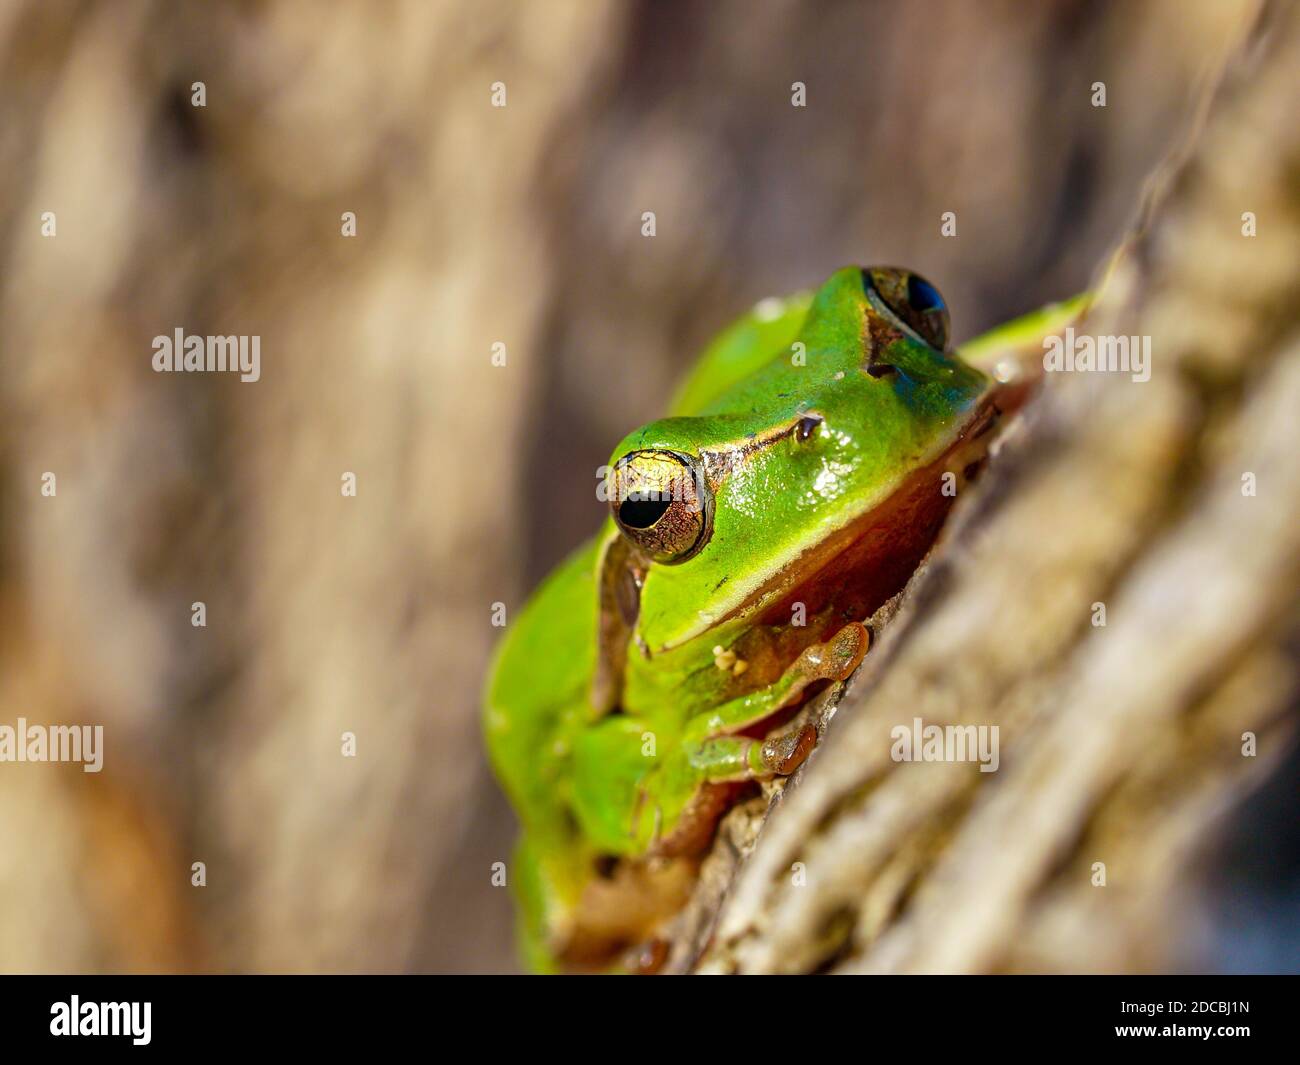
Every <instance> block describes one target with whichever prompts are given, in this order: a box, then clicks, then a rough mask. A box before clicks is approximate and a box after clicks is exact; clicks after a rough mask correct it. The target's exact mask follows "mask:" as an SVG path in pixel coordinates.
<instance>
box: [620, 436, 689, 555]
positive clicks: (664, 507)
mask: <svg viewBox="0 0 1300 1065" xmlns="http://www.w3.org/2000/svg"><path fill="white" fill-rule="evenodd" d="M612 478H613V483H612V485H611V486H610V495H609V508H610V510H611V511H612V513H613V515H614V522H615V524H616V525H618V530H619V532H621V533H622V534H623V535H624V536H625V537H627V539H628V540H630V541H631V542H632V543H634V544H635V545H636V546H637V547H639V548H641V550H642V551H644V552H645V553H646V554H647V555H649V556H650V558H652V559H653V560H654V561H655V562H665V563H673V562H685V561H686V560H687V559H688V558H690V557H691V556H692V555H694V554H695V553H696V552H698V551H699V550H700V548H702V547H703V546H704V545H705V544H706V543H707V542H708V539H709V534H710V533H711V532H712V531H713V493H712V492H710V491H709V488H708V485H707V484H706V483H705V478H704V472H703V469H702V467H701V466H700V463H699V460H698V459H696V458H695V457H694V456H693V455H683V454H681V453H679V452H676V451H659V450H647V451H631V452H629V453H628V454H626V455H624V456H623V457H622V458H621V459H619V460H618V462H617V463H615V465H614V470H613V474H612Z"/></svg>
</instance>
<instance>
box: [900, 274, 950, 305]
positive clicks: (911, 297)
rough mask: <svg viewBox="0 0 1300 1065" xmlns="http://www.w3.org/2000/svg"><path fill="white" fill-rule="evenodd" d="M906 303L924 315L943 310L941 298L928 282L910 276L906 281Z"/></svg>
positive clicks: (913, 275)
mask: <svg viewBox="0 0 1300 1065" xmlns="http://www.w3.org/2000/svg"><path fill="white" fill-rule="evenodd" d="M907 302H908V303H910V304H911V305H912V306H913V307H914V308H915V309H916V310H918V311H920V312H921V313H922V314H924V313H925V312H926V311H941V310H943V297H942V296H940V295H939V291H938V289H936V288H935V287H934V286H933V285H932V284H930V282H928V281H926V280H924V279H922V278H919V277H917V276H916V275H915V274H912V275H911V276H910V277H908V279H907Z"/></svg>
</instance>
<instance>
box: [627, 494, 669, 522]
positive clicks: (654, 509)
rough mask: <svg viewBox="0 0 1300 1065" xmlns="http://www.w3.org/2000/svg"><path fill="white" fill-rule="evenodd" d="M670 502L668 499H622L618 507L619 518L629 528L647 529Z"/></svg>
mask: <svg viewBox="0 0 1300 1065" xmlns="http://www.w3.org/2000/svg"><path fill="white" fill-rule="evenodd" d="M671 503H672V500H670V499H636V498H633V497H629V498H627V499H625V500H623V505H622V506H621V507H619V509H618V517H619V520H620V521H621V522H622V523H623V524H624V525H626V526H627V527H628V528H629V529H648V528H650V526H652V525H653V524H654V523H655V522H657V521H658V520H659V519H660V518H662V517H663V516H664V512H665V511H666V510H667V509H668V507H669V505H670V504H671Z"/></svg>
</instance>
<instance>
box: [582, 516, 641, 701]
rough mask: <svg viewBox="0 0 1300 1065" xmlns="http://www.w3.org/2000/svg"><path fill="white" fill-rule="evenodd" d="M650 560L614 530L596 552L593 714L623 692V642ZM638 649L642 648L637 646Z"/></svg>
mask: <svg viewBox="0 0 1300 1065" xmlns="http://www.w3.org/2000/svg"><path fill="white" fill-rule="evenodd" d="M649 567H650V560H649V559H648V558H646V557H645V555H644V554H642V553H641V551H640V550H639V549H638V548H636V547H635V546H634V545H633V544H631V543H629V542H628V541H627V540H626V539H624V538H623V537H622V536H620V535H619V534H618V532H617V530H615V531H614V532H613V533H611V534H610V536H609V538H608V539H607V540H606V541H605V544H604V546H603V548H602V550H601V552H600V562H599V563H598V568H597V571H596V583H597V594H598V596H599V609H598V610H597V611H596V668H595V671H594V672H593V673H592V676H591V708H592V711H593V713H594V716H595V717H603V716H604V715H605V714H608V713H609V712H610V711H611V710H613V709H614V708H615V707H616V706H617V705H618V703H619V700H620V699H621V698H622V695H623V673H624V670H625V668H626V665H627V645H628V641H629V640H630V639H631V638H632V633H633V632H634V631H635V629H636V621H637V617H638V616H639V615H640V613H641V586H642V585H643V584H644V583H645V575H646V571H647V570H648V569H649ZM641 649H642V652H643V653H644V652H645V651H646V648H645V646H644V645H641Z"/></svg>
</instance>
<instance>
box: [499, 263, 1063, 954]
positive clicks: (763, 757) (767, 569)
mask: <svg viewBox="0 0 1300 1065" xmlns="http://www.w3.org/2000/svg"><path fill="white" fill-rule="evenodd" d="M1078 310H1079V303H1078V301H1074V302H1073V303H1070V304H1061V305H1056V306H1055V307H1052V308H1048V309H1046V310H1044V311H1040V312H1038V313H1037V314H1035V315H1031V316H1029V317H1028V318H1025V319H1021V320H1019V321H1018V322H1015V323H1012V324H1011V325H1009V326H1004V327H1002V328H1001V329H999V330H997V331H995V332H994V333H993V334H990V335H989V336H987V337H985V338H982V339H981V340H979V341H976V342H974V343H973V344H971V345H968V346H967V348H965V349H963V353H966V352H969V353H970V355H971V357H970V358H969V359H968V358H963V357H962V356H961V355H959V354H957V353H954V352H952V351H951V350H950V349H949V319H948V311H947V308H946V306H945V304H944V301H943V299H942V297H941V296H940V295H939V293H938V291H937V289H935V287H934V286H933V285H931V284H930V283H929V282H928V281H926V280H925V279H924V278H922V277H920V276H919V275H918V274H915V273H912V272H910V271H907V270H901V269H894V268H867V269H859V268H845V269H842V270H839V271H837V272H836V273H834V274H833V275H832V276H831V277H830V278H829V279H828V280H827V281H826V283H825V284H823V285H822V286H821V288H820V289H818V290H817V291H816V292H815V293H813V294H806V293H805V294H800V295H795V296H792V297H789V298H786V299H775V300H765V301H763V302H762V303H760V304H758V305H757V306H756V307H755V308H754V309H753V310H752V311H751V312H750V313H749V314H747V315H746V316H745V317H743V318H741V319H740V320H739V321H738V322H736V323H735V324H734V325H732V326H731V327H730V328H729V329H727V330H726V331H725V332H724V333H722V334H721V336H719V337H718V338H717V339H716V340H715V341H714V342H713V343H712V344H711V345H710V346H709V347H708V348H707V349H706V350H705V352H704V354H703V355H702V357H701V358H700V360H699V362H698V363H697V365H696V366H695V367H694V369H693V370H692V371H691V373H690V374H689V375H688V377H687V379H686V381H685V382H684V383H683V385H682V387H681V388H680V390H679V392H678V394H677V396H676V398H675V400H674V402H673V403H672V405H671V407H670V410H669V413H668V416H667V417H665V418H661V419H660V420H658V421H653V422H650V423H649V424H648V425H644V426H642V427H641V428H639V429H637V430H636V431H635V432H633V433H631V434H629V435H628V436H627V437H626V438H624V439H623V440H622V441H621V442H620V443H619V444H618V446H617V447H616V448H615V449H614V452H613V455H612V457H611V459H610V462H609V465H608V466H607V467H606V468H605V469H604V470H603V471H602V479H601V481H600V492H601V494H602V495H603V496H604V497H605V498H606V499H607V501H608V504H609V509H610V514H609V517H608V519H607V520H606V522H605V524H604V527H603V528H602V529H601V530H600V532H599V533H598V534H597V535H596V537H595V538H594V539H592V540H591V541H589V542H588V543H587V544H585V545H584V546H582V547H580V548H579V549H578V550H577V551H576V552H574V553H573V554H572V555H571V556H570V557H569V558H568V559H567V560H566V561H565V562H563V563H562V564H561V565H560V566H559V567H558V568H557V569H556V570H555V571H554V572H553V573H552V574H551V575H550V576H549V577H548V578H547V579H546V580H545V582H544V583H543V584H542V585H541V587H540V588H539V589H538V590H537V592H536V593H535V594H534V595H533V597H532V598H531V600H530V601H529V602H528V603H527V605H526V606H525V607H524V608H523V609H522V611H521V612H520V613H519V615H518V616H517V617H516V618H515V619H514V620H513V622H512V623H511V624H510V626H509V627H508V629H507V632H506V634H505V637H504V639H503V640H502V641H501V644H500V646H499V647H498V649H497V652H496V657H495V661H494V664H493V667H492V670H491V673H490V676H489V678H488V682H487V686H486V692H485V714H484V717H485V732H486V739H487V747H488V751H489V754H490V757H491V761H492V764H493V766H494V768H495V770H496V773H497V775H498V777H499V779H500V780H501V782H502V784H503V786H504V788H505V790H506V792H507V794H508V795H509V797H510V800H511V802H512V804H513V805H514V808H515V810H516V811H517V813H518V816H519V819H520V821H521V823H522V834H521V838H520V841H519V844H518V847H517V851H516V854H515V858H514V860H513V861H512V863H511V865H510V873H511V879H512V885H513V888H514V891H515V894H516V897H517V899H518V902H519V911H520V921H519V926H520V938H521V941H522V949H523V952H524V955H525V958H526V961H527V962H528V964H529V965H530V966H531V967H532V968H534V969H536V970H540V971H556V970H561V969H573V968H596V967H600V968H605V967H608V966H609V965H610V964H611V963H612V962H614V961H615V959H617V958H619V957H620V956H635V948H636V947H637V946H638V945H639V944H644V943H647V942H653V941H654V936H655V932H656V929H658V928H659V927H661V925H662V923H663V922H664V921H665V920H666V919H667V918H669V917H670V916H671V915H672V914H673V913H674V912H676V911H677V910H678V909H679V908H680V907H681V905H682V904H683V902H684V901H685V899H686V897H687V895H688V894H689V891H690V889H691V886H692V883H693V881H694V877H695V873H696V870H697V863H698V855H699V854H700V853H701V852H702V851H703V850H704V849H705V848H706V847H707V845H708V844H709V842H710V839H711V837H712V834H713V832H714V829H715V826H716V823H717V820H718V818H719V817H720V815H721V814H722V813H723V812H724V811H725V810H726V809H727V808H728V807H729V806H730V805H731V804H732V803H734V802H735V801H736V799H737V798H738V796H739V795H740V794H741V793H742V792H743V791H744V790H745V789H746V788H747V787H748V788H752V787H753V784H752V782H754V781H761V780H767V779H772V778H775V777H780V776H784V775H787V774H789V773H791V772H793V771H794V770H795V769H796V768H797V767H798V766H799V765H800V764H801V763H802V762H803V761H804V759H805V758H806V757H807V756H808V754H809V752H810V750H811V749H812V747H813V746H814V744H815V742H816V739H817V729H816V726H815V723H814V722H813V721H811V720H810V719H809V718H808V716H807V714H806V712H805V711H802V710H801V709H800V706H801V704H802V703H804V701H805V700H806V699H807V697H808V696H809V694H811V692H812V691H813V690H816V689H818V688H821V687H824V686H825V685H826V684H827V683H833V682H837V681H842V680H844V679H846V678H847V677H848V676H849V675H850V674H851V673H852V672H853V671H854V670H855V669H856V668H857V666H858V664H859V663H860V662H861V661H862V658H863V656H864V654H866V652H867V650H868V646H869V643H870V634H869V631H868V629H867V628H866V626H865V624H864V622H865V621H866V620H867V619H869V618H870V617H871V616H872V614H873V613H874V612H875V611H876V610H877V609H878V608H879V607H880V606H881V605H882V604H884V603H885V602H886V601H887V600H888V599H890V598H891V597H892V596H894V595H895V594H896V593H897V592H898V591H900V590H901V589H902V588H903V586H904V585H905V584H906V582H907V580H908V578H909V577H910V575H911V574H912V573H913V572H914V571H915V569H916V567H917V565H918V564H919V563H920V561H921V560H922V559H923V557H924V556H925V555H926V553H927V552H928V551H929V549H930V547H931V546H932V544H933V543H934V541H935V539H936V537H937V536H938V534H939V531H940V529H941V526H942V523H943V521H944V517H945V515H946V513H947V511H948V509H949V507H950V505H951V504H952V502H953V499H954V496H955V494H956V492H955V491H954V490H953V489H954V487H955V486H957V485H959V484H961V483H964V481H965V479H966V478H967V477H969V476H970V475H971V474H972V473H973V472H974V471H975V470H976V469H977V468H978V466H979V465H980V463H981V462H982V460H983V458H984V456H985V453H986V451H987V446H988V443H989V440H990V439H991V437H992V433H991V430H992V429H993V428H994V427H995V425H996V423H997V420H998V417H999V414H1000V411H1001V410H1002V409H1005V408H1006V406H1007V404H1008V402H1009V401H1010V400H1011V399H1012V398H1013V395H1012V394H1013V390H1014V389H1015V388H1016V387H1019V386H1018V385H1017V382H1015V381H1009V380H1007V377H1008V375H1007V374H1005V373H1002V372H1000V371H999V372H996V373H995V372H993V370H994V362H995V360H996V359H997V357H998V356H999V354H1000V353H1005V352H1007V351H1009V350H1012V349H1015V350H1020V351H1025V350H1031V349H1032V348H1033V346H1034V344H1035V343H1038V342H1039V341H1040V340H1041V338H1042V337H1043V336H1044V335H1047V334H1048V333H1051V332H1055V331H1057V330H1059V329H1060V328H1062V327H1063V326H1064V324H1065V322H1066V321H1068V320H1071V319H1072V318H1073V317H1074V316H1075V315H1076V314H1077V313H1078ZM981 366H983V367H986V368H987V369H988V370H989V371H990V372H985V369H981V368H980V367H981ZM1000 378H1001V379H1000Z"/></svg>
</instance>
